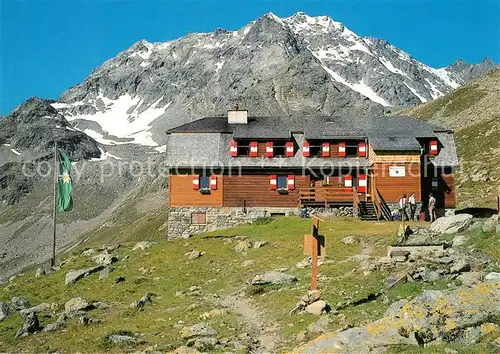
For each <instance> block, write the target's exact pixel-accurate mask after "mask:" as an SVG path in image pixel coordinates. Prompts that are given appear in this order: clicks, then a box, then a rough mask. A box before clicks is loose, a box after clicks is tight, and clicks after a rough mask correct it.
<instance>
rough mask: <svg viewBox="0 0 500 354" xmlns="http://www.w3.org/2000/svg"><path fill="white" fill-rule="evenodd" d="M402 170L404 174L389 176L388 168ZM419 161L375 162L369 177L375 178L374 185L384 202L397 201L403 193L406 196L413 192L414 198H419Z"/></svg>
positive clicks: (420, 195)
mask: <svg viewBox="0 0 500 354" xmlns="http://www.w3.org/2000/svg"><path fill="white" fill-rule="evenodd" d="M391 168H394V169H395V170H396V169H398V168H399V170H400V171H402V170H404V176H391V172H390V169H391ZM420 176H421V175H420V163H415V162H403V163H401V162H397V163H385V162H382V163H375V164H374V165H373V168H372V175H371V176H370V177H371V178H375V185H376V188H377V189H378V191H379V192H380V194H381V195H382V196H383V198H384V200H385V201H386V202H397V201H399V199H400V198H401V196H402V195H403V194H406V196H407V197H408V196H409V195H410V194H411V193H415V198H416V199H417V200H421V197H422V194H421V189H420V183H421V180H420Z"/></svg>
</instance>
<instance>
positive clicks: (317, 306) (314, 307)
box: [306, 300, 328, 315]
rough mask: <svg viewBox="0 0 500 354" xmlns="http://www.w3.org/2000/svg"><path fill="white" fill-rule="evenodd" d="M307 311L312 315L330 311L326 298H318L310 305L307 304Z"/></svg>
mask: <svg viewBox="0 0 500 354" xmlns="http://www.w3.org/2000/svg"><path fill="white" fill-rule="evenodd" d="M306 312H308V313H310V314H312V315H323V314H325V313H328V305H327V304H326V301H325V300H318V301H316V302H313V303H312V304H310V305H307V307H306Z"/></svg>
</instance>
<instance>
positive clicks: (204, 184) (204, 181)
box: [200, 176, 210, 189]
mask: <svg viewBox="0 0 500 354" xmlns="http://www.w3.org/2000/svg"><path fill="white" fill-rule="evenodd" d="M200 189H210V177H206V176H200Z"/></svg>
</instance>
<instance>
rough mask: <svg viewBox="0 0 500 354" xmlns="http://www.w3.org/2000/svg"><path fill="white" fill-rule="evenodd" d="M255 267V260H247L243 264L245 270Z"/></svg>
mask: <svg viewBox="0 0 500 354" xmlns="http://www.w3.org/2000/svg"><path fill="white" fill-rule="evenodd" d="M254 265H255V260H253V259H247V260H246V261H244V262H243V263H241V266H242V267H244V268H248V267H252V266H254Z"/></svg>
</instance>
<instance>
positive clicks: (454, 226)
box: [429, 214, 472, 234]
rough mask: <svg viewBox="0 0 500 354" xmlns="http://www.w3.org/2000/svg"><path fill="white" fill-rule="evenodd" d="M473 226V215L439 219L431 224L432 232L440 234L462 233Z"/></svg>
mask: <svg viewBox="0 0 500 354" xmlns="http://www.w3.org/2000/svg"><path fill="white" fill-rule="evenodd" d="M470 224H472V215H470V214H457V215H452V216H445V217H441V218H438V219H437V220H436V221H434V222H433V223H432V224H431V227H430V228H429V230H430V231H432V232H435V233H440V234H455V233H457V232H462V231H464V230H465V229H467V227H469V225H470Z"/></svg>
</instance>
